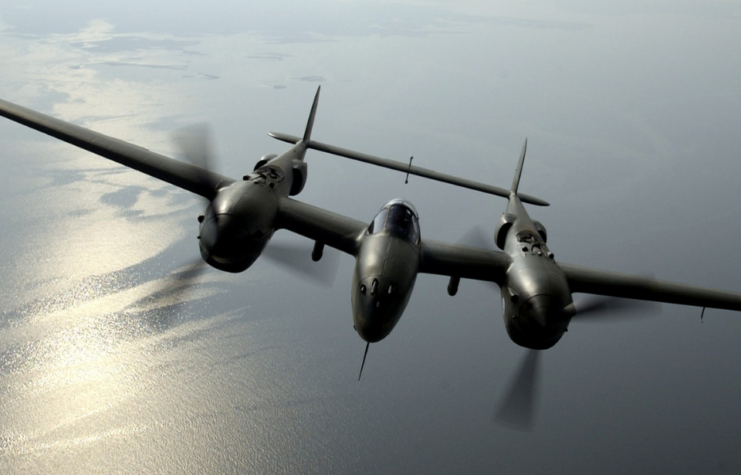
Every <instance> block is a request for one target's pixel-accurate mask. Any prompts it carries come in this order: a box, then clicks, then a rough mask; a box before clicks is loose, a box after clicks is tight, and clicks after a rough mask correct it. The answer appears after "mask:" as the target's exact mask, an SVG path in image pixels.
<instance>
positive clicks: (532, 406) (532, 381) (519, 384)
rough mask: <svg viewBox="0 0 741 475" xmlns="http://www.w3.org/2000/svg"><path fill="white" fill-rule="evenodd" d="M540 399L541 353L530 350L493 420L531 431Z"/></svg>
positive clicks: (509, 384)
mask: <svg viewBox="0 0 741 475" xmlns="http://www.w3.org/2000/svg"><path fill="white" fill-rule="evenodd" d="M539 399H540V352H539V351H538V350H528V352H527V353H525V357H524V359H523V360H522V362H521V363H520V367H519V368H518V370H517V372H516V373H515V374H514V375H513V376H512V379H510V381H509V383H508V388H507V392H506V393H505V396H504V399H502V400H501V401H500V403H499V408H498V409H497V412H496V413H495V414H494V417H493V418H492V419H493V421H494V422H496V423H498V424H500V425H502V426H505V427H508V428H510V429H514V430H521V431H531V430H532V427H533V422H534V420H535V413H536V411H537V405H538V400H539Z"/></svg>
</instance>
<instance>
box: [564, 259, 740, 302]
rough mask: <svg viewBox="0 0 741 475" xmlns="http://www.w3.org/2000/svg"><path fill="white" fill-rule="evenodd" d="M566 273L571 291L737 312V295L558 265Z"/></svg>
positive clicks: (647, 278) (569, 265) (738, 295)
mask: <svg viewBox="0 0 741 475" xmlns="http://www.w3.org/2000/svg"><path fill="white" fill-rule="evenodd" d="M559 267H561V269H562V270H563V271H564V273H565V274H566V278H567V279H568V282H569V287H570V289H571V292H574V293H586V294H597V295H606V296H610V297H622V298H629V299H638V300H648V301H652V302H663V303H674V304H679V305H691V306H694V307H708V308H720V309H726V310H741V295H740V294H736V293H733V292H724V291H721V290H712V289H704V288H702V287H693V286H691V285H685V284H677V283H674V282H666V281H661V280H656V279H653V278H650V277H639V276H632V275H626V274H619V273H617V272H608V271H603V270H597V269H589V268H586V267H580V266H575V265H571V264H562V263H559Z"/></svg>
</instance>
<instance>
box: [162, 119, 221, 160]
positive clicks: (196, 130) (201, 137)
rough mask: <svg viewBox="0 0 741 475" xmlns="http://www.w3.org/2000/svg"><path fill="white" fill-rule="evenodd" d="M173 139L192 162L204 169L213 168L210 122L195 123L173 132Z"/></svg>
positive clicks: (184, 155)
mask: <svg viewBox="0 0 741 475" xmlns="http://www.w3.org/2000/svg"><path fill="white" fill-rule="evenodd" d="M172 141H173V142H174V144H175V145H176V146H177V148H178V150H179V151H180V153H181V154H182V155H183V157H185V159H186V160H188V162H190V163H191V164H193V165H195V166H197V167H201V168H203V169H204V170H209V171H211V170H213V166H214V162H213V157H214V154H213V145H212V141H211V129H210V128H209V126H208V124H205V123H201V124H194V125H189V126H187V127H183V128H181V129H178V130H176V131H175V132H173V133H172Z"/></svg>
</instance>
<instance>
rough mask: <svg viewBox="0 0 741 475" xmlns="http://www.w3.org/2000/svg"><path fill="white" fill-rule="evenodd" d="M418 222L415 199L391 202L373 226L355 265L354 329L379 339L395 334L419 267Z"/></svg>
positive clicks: (353, 294)
mask: <svg viewBox="0 0 741 475" xmlns="http://www.w3.org/2000/svg"><path fill="white" fill-rule="evenodd" d="M419 242H420V236H419V222H418V217H417V212H416V211H415V210H414V207H413V206H412V205H411V203H408V202H404V201H402V200H393V201H390V202H389V203H387V204H386V205H385V206H384V207H383V208H382V209H381V211H380V212H379V213H378V215H377V216H376V218H375V219H374V220H373V222H372V223H371V224H370V226H369V227H368V230H367V231H366V234H365V236H364V237H363V241H362V244H361V247H360V250H359V252H358V255H357V260H356V263H355V270H354V272H353V281H352V309H353V323H354V326H355V330H356V331H357V332H358V335H360V337H361V338H362V339H363V340H365V341H368V342H371V343H374V342H377V341H380V340H382V339H384V338H385V337H386V336H388V335H389V333H391V330H393V329H394V327H395V326H396V324H397V323H398V322H399V319H400V318H401V315H402V314H403V313H404V309H406V306H407V304H408V303H409V298H410V297H411V295H412V290H413V289H414V283H415V281H416V279H417V271H418V270H419V255H420V251H419Z"/></svg>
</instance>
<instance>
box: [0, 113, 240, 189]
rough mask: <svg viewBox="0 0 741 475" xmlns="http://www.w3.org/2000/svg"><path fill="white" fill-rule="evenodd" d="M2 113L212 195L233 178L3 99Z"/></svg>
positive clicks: (44, 131)
mask: <svg viewBox="0 0 741 475" xmlns="http://www.w3.org/2000/svg"><path fill="white" fill-rule="evenodd" d="M0 116H3V117H6V118H8V119H10V120H12V121H15V122H18V123H19V124H23V125H25V126H27V127H30V128H32V129H35V130H38V131H39V132H43V133H45V134H47V135H51V136H52V137H55V138H57V139H59V140H62V141H64V142H67V143H70V144H72V145H75V146H77V147H80V148H82V149H85V150H87V151H89V152H92V153H95V154H97V155H100V156H102V157H105V158H108V159H110V160H113V161H114V162H118V163H120V164H121V165H125V166H127V167H129V168H133V169H134V170H138V171H140V172H142V173H146V174H147V175H150V176H152V177H154V178H157V179H160V180H162V181H166V182H167V183H170V184H173V185H175V186H177V187H180V188H183V189H184V190H187V191H190V192H192V193H195V194H197V195H201V196H203V197H205V198H207V199H209V200H210V199H212V198H213V197H214V195H215V194H216V190H217V189H218V188H220V187H224V186H226V185H229V184H231V183H233V182H234V180H233V179H231V178H229V177H226V176H224V175H220V174H218V173H214V172H211V171H208V170H204V169H202V168H200V167H196V166H194V165H191V164H189V163H185V162H181V161H179V160H175V159H172V158H169V157H166V156H164V155H160V154H158V153H154V152H151V151H149V150H147V149H146V148H143V147H139V146H138V145H133V144H130V143H128V142H124V141H123V140H119V139H115V138H113V137H109V136H107V135H103V134H101V133H98V132H93V131H92V130H88V129H86V128H84V127H80V126H77V125H74V124H70V123H69V122H65V121H63V120H59V119H55V118H54V117H50V116H48V115H46V114H42V113H40V112H36V111H32V110H31V109H26V108H25V107H21V106H19V105H16V104H13V103H10V102H7V101H4V100H2V99H0Z"/></svg>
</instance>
